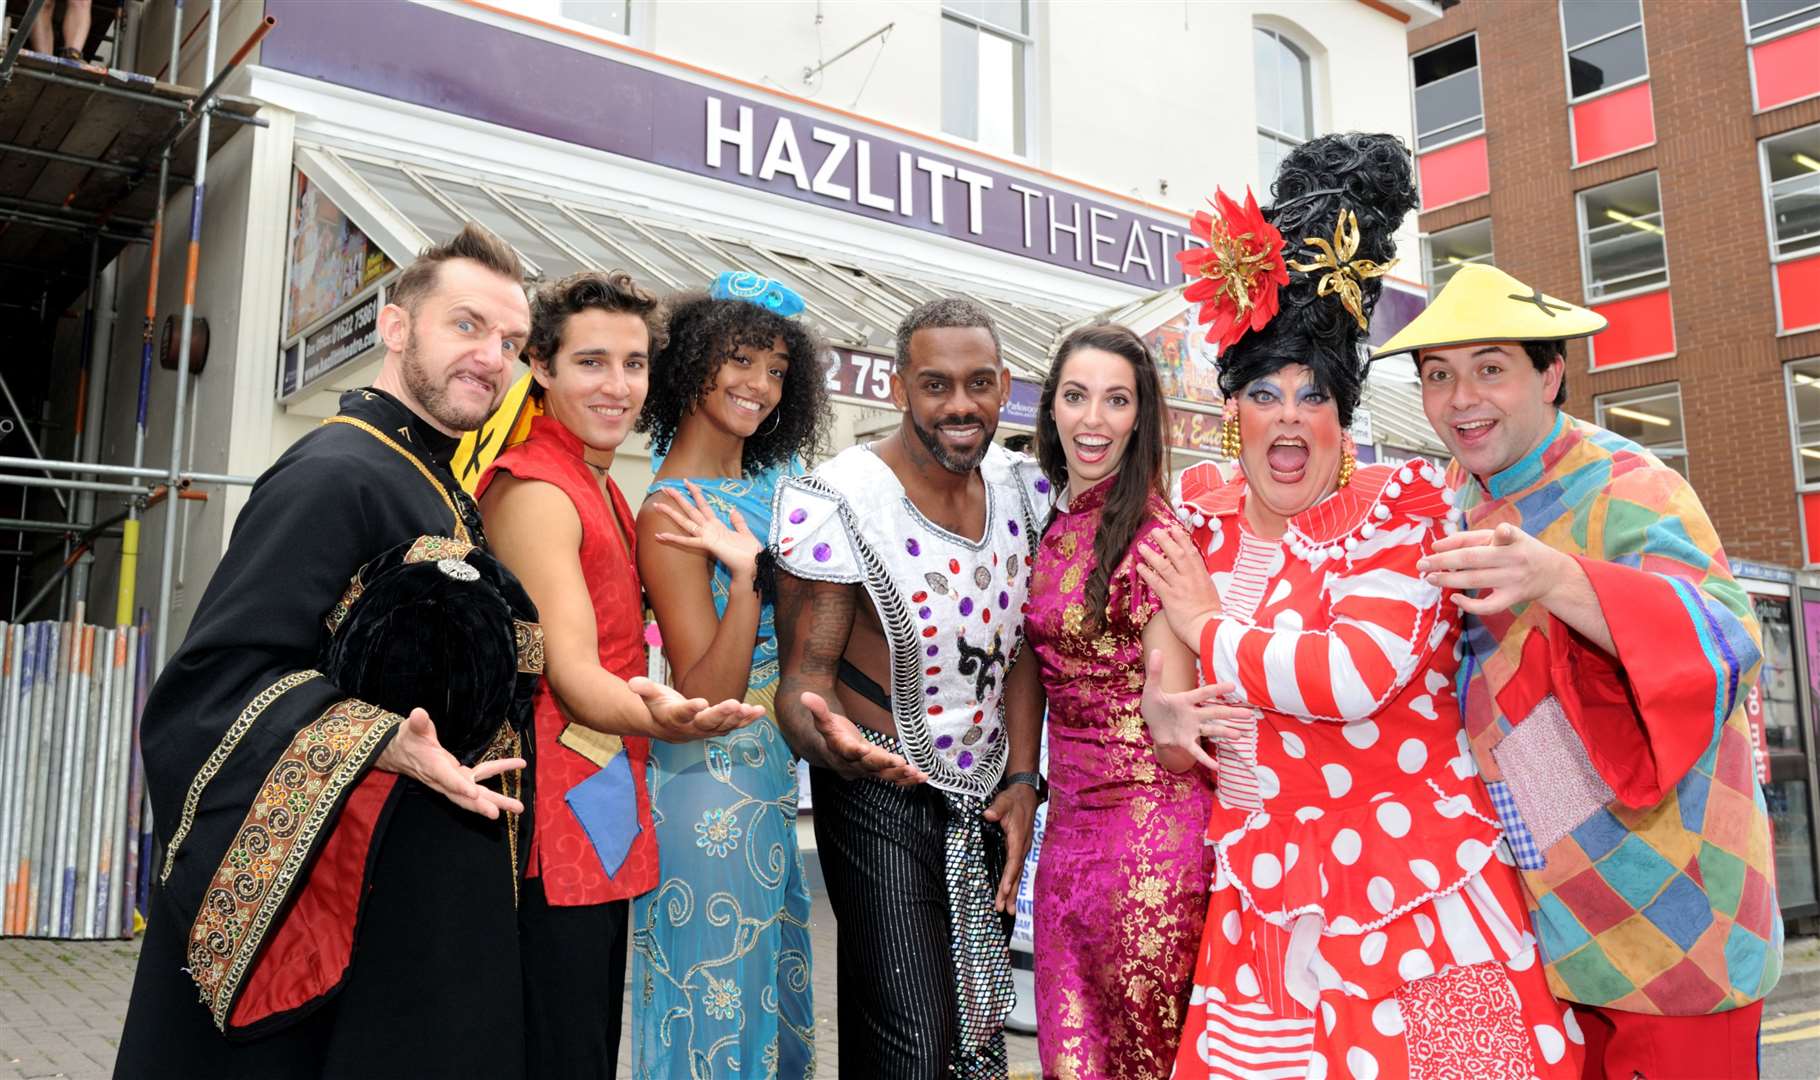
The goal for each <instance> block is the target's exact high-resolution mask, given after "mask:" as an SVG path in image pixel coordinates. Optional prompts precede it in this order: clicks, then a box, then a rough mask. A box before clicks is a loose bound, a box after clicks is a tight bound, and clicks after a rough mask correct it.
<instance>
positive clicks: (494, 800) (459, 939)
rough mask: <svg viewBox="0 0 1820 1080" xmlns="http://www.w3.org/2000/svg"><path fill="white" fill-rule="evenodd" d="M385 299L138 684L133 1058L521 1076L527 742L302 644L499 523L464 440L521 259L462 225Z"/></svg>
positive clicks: (511, 348) (235, 1068) (190, 1070)
mask: <svg viewBox="0 0 1820 1080" xmlns="http://www.w3.org/2000/svg"><path fill="white" fill-rule="evenodd" d="M391 300H392V301H393V302H392V303H391V304H388V305H387V306H386V307H385V309H384V310H383V311H382V312H381V314H380V322H379V327H380V335H381V338H382V339H383V341H384V344H385V346H386V357H385V364H384V368H383V370H382V373H381V375H380V377H379V379H378V380H377V381H376V382H375V384H374V386H373V387H372V388H370V389H365V390H355V391H350V392H348V393H346V394H344V395H342V398H341V412H340V413H339V415H337V416H335V417H333V418H331V419H330V420H328V421H325V422H324V424H323V426H322V427H320V428H319V429H317V430H316V431H314V432H312V433H310V434H309V435H307V436H305V437H304V438H303V439H301V440H299V441H298V443H297V444H296V445H295V446H293V447H291V448H290V449H289V450H288V451H286V452H285V454H284V455H283V456H282V457H280V458H279V460H278V461H277V463H276V464H274V465H273V466H272V467H271V468H270V469H269V470H267V471H266V473H265V474H264V475H263V476H262V477H260V479H259V482H258V483H257V484H256V485H254V487H253V491H252V495H251V497H250V499H249V500H248V502H247V504H246V507H245V508H244V509H243V510H242V511H241V513H240V515H239V518H238V519H237V521H236V522H235V525H234V532H233V539H232V542H231V543H230V544H229V546H228V550H227V554H226V555H225V556H224V557H223V558H222V561H221V564H220V566H219V568H218V569H217V570H216V572H215V575H214V578H213V579H212V580H211V581H210V583H209V587H208V590H207V591H206V592H205V593H204V595H203V597H202V602H201V603H200V604H199V605H198V606H197V609H196V615H195V618H194V620H193V621H192V623H191V626H190V631H189V634H188V636H187V637H186V638H185V639H184V643H183V645H182V647H181V648H180V649H179V650H178V651H177V653H176V655H175V656H173V657H172V658H171V661H170V663H169V664H168V665H167V666H166V667H165V669H164V671H163V672H162V674H161V675H160V677H159V680H158V682H157V684H156V685H155V686H154V687H153V688H152V691H151V695H150V697H149V698H148V699H147V701H146V706H145V712H144V718H143V721H142V733H143V734H142V745H143V748H144V756H145V766H146V779H147V784H148V786H149V789H150V793H151V799H152V810H153V822H154V826H155V829H156V832H157V837H158V841H159V844H158V846H159V851H160V854H159V855H158V861H156V862H155V863H154V865H153V871H154V887H153V891H152V895H151V900H150V911H149V913H148V921H147V929H146V938H145V944H144V949H143V952H142V953H141V955H140V960H139V970H138V975H137V977H136V979H135V980H134V984H133V994H132V999H131V1004H130V1005H129V1007H128V1011H127V1018H126V1027H125V1031H124V1033H123V1035H122V1037H121V1041H120V1052H119V1057H118V1063H117V1065H116V1075H117V1076H120V1077H151V1076H182V1077H204V1076H208V1077H214V1076H221V1077H226V1076H233V1077H243V1076H244V1077H290V1076H375V1077H378V1076H385V1077H404V1076H431V1075H435V1076H454V1075H461V1076H486V1077H512V1076H521V1075H522V1074H523V1071H524V1042H523V1017H522V1015H521V993H522V990H521V986H520V976H519V960H518V943H517V927H516V919H515V912H514V903H515V894H514V888H515V881H516V877H517V873H518V867H517V866H516V858H517V856H516V847H517V844H516V837H515V835H514V831H515V830H516V829H517V817H518V815H519V814H520V813H522V810H523V806H522V804H521V803H520V802H519V801H518V800H517V799H513V798H510V797H508V796H507V795H505V794H503V793H502V792H501V791H500V790H496V788H497V785H498V781H497V780H493V781H491V784H489V783H483V781H489V780H490V778H494V777H497V776H499V775H500V774H504V773H511V772H513V771H514V770H519V769H522V767H523V764H524V763H523V761H522V760H521V759H518V758H516V757H514V756H511V755H512V754H513V753H514V752H515V751H514V750H512V749H510V748H505V749H501V750H499V751H497V752H495V753H494V754H493V755H492V759H491V760H488V761H484V762H483V763H482V764H479V765H477V766H475V767H474V768H465V767H463V766H462V765H461V764H460V763H459V762H457V761H456V759H455V758H454V757H453V756H451V755H450V754H449V753H448V752H447V751H446V750H444V749H442V747H441V746H440V745H439V744H438V742H437V739H436V730H435V719H436V718H435V717H433V716H428V715H426V714H425V713H424V712H423V711H422V710H416V711H414V712H413V713H412V714H411V715H410V717H409V718H406V717H402V716H400V715H398V714H396V713H392V712H388V711H386V710H383V709H380V708H378V707H376V706H373V705H369V704H367V703H364V702H361V701H359V700H356V699H353V698H351V697H349V696H348V695H346V694H344V693H343V692H342V691H340V690H339V689H337V688H336V687H335V686H333V685H331V684H330V683H329V681H328V680H327V679H326V678H324V677H323V676H322V675H321V674H320V673H318V672H317V671H315V670H313V669H314V668H315V666H316V665H317V663H318V658H319V657H320V655H321V652H322V647H323V643H324V641H325V640H326V635H327V633H328V631H327V629H326V628H325V624H324V618H325V616H327V615H328V614H329V612H330V610H331V608H333V607H335V605H336V603H337V601H338V600H340V599H341V598H342V596H343V593H344V591H345V590H346V589H347V588H348V586H349V582H350V579H351V578H352V577H353V576H354V575H355V573H356V572H357V571H358V570H359V569H360V567H361V566H362V565H363V564H364V563H366V562H367V561H368V560H369V559H371V558H373V557H374V556H376V555H378V554H380V553H382V552H384V551H386V550H388V549H390V548H392V547H395V546H396V545H399V544H401V543H405V542H407V541H410V540H412V539H414V538H416V537H418V536H422V535H435V536H450V537H454V538H456V539H458V540H463V541H468V542H471V543H474V544H477V545H478V544H484V542H485V540H484V537H483V536H482V534H481V527H480V517H479V515H478V513H477V512H476V511H475V508H474V505H473V503H472V502H471V501H470V500H469V499H468V498H467V496H466V495H465V494H463V492H462V490H461V488H460V486H459V485H458V484H457V483H456V481H455V478H454V476H453V475H451V474H450V472H449V469H448V460H449V456H450V454H451V453H452V452H453V451H454V449H455V446H456V441H457V438H458V436H459V433H460V432H462V431H466V430H472V429H474V428H476V427H478V426H479V425H480V423H481V422H482V421H483V420H485V419H486V417H487V415H488V414H489V413H490V412H491V411H492V409H493V407H494V406H495V405H496V404H497V403H498V401H499V399H500V397H501V396H502V395H503V393H504V391H505V388H506V386H507V384H508V382H509V381H510V379H511V378H512V376H513V375H514V374H515V372H514V371H513V368H514V367H515V364H516V361H517V359H518V352H519V349H520V348H521V347H522V345H523V343H524V339H525V336H526V333H527V331H528V329H529V310H528V307H527V305H526V301H525V294H524V290H523V286H522V273H521V270H520V266H519V262H518V259H517V257H516V256H515V255H514V254H513V252H512V249H511V248H510V247H509V246H508V245H506V244H505V243H504V242H503V241H501V240H499V239H498V238H497V237H495V236H493V235H491V234H490V233H487V232H486V231H485V230H484V229H480V228H478V227H477V226H473V225H469V226H468V227H467V228H466V229H464V230H463V231H462V233H461V234H460V235H459V236H457V237H456V238H455V239H453V240H452V241H450V242H449V243H447V244H443V245H440V246H437V247H433V248H431V249H429V250H428V251H426V252H425V253H424V254H423V256H422V257H420V258H419V259H418V260H417V262H415V263H413V264H412V266H410V267H409V268H407V269H406V270H405V272H404V273H403V274H402V275H401V276H400V277H399V279H398V281H397V282H396V283H395V285H394V286H393V289H392V293H391ZM198 993H200V996H201V999H202V1000H201V1004H200V1005H198V1003H197V996H198Z"/></svg>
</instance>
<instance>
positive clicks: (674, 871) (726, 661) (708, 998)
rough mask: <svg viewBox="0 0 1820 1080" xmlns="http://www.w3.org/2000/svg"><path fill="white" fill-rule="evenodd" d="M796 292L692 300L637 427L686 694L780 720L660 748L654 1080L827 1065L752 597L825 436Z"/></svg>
mask: <svg viewBox="0 0 1820 1080" xmlns="http://www.w3.org/2000/svg"><path fill="white" fill-rule="evenodd" d="M801 308H802V301H801V300H800V298H798V297H796V295H795V294H794V293H792V292H790V291H789V290H788V289H786V288H784V287H782V286H780V285H778V284H777V283H775V282H771V281H768V280H766V279H762V278H756V277H755V276H754V275H733V274H722V275H721V276H720V277H719V278H718V279H716V281H715V283H714V288H713V289H712V290H711V291H710V292H709V293H707V294H700V293H697V294H692V295H687V296H683V297H680V298H678V299H677V300H676V301H675V302H674V303H673V306H672V308H671V312H670V339H669V343H668V344H667V345H666V346H665V347H664V349H663V351H662V352H661V353H659V354H658V356H657V358H656V360H655V361H654V363H653V364H652V367H651V391H650V394H649V396H648V397H647V398H646V401H645V407H644V411H643V413H642V414H641V416H640V419H639V430H641V431H648V432H650V434H651V443H652V454H653V461H654V462H658V463H659V464H658V468H657V477H656V479H655V481H654V482H653V483H652V485H651V490H650V492H649V494H648V495H647V497H646V499H645V504H644V507H643V508H642V509H641V510H640V511H639V514H638V569H639V576H640V577H641V578H642V579H643V581H644V584H645V591H646V596H647V598H648V600H649V602H650V604H651V607H652V610H653V611H654V612H655V613H656V616H657V625H658V631H659V633H660V634H661V636H662V639H663V648H664V653H665V657H666V659H667V660H668V661H669V664H670V669H671V682H672V683H673V685H675V686H676V687H677V689H679V690H680V691H682V692H683V693H684V694H688V695H711V696H712V695H718V696H716V697H715V698H714V700H723V699H725V698H727V697H734V698H744V699H745V700H746V701H747V702H749V703H752V704H757V705H762V706H764V708H765V709H766V712H767V715H765V716H763V717H760V718H759V719H758V720H757V721H755V722H753V723H752V724H751V725H750V726H748V727H746V728H743V729H741V730H740V731H737V732H735V733H733V734H731V735H726V736H722V737H718V738H712V739H706V740H702V741H700V742H692V743H678V744H669V743H654V744H653V745H652V748H651V773H650V790H651V803H652V818H653V820H654V821H655V822H656V827H657V844H658V862H659V874H658V876H659V884H658V887H657V888H656V889H655V890H654V891H652V892H649V893H646V894H645V895H644V896H641V897H639V898H638V899H636V900H635V901H633V906H632V980H631V993H632V1072H633V1075H634V1076H637V1077H641V1078H650V1080H671V1078H682V1077H688V1078H690V1080H709V1078H720V1077H735V1076H737V1077H782V1078H786V1080H797V1078H803V1077H809V1076H813V1075H814V1073H815V1036H814V1031H813V1027H814V1012H813V1009H812V1001H811V993H810V981H809V966H810V955H809V890H808V887H807V884H806V882H805V881H804V877H803V867H802V858H801V856H800V854H799V853H798V851H797V845H796V805H797V781H796V761H795V759H794V757H793V756H792V754H791V752H790V748H789V746H788V745H787V744H786V743H785V742H784V740H783V736H782V735H781V734H780V733H779V731H778V728H777V721H776V719H775V714H774V713H772V711H771V710H772V701H773V696H774V695H775V693H776V689H777V679H778V668H777V641H776V639H775V637H774V636H773V631H772V623H771V618H772V612H771V605H770V604H769V603H766V602H764V600H763V599H762V598H761V596H760V595H759V591H758V585H757V582H758V577H759V572H758V556H759V553H760V551H761V550H762V549H763V541H762V540H761V539H760V538H761V537H764V536H766V535H767V534H768V532H769V529H770V519H771V503H772V492H773V489H774V486H775V481H776V477H777V476H778V475H779V474H780V473H781V472H783V471H785V470H788V469H791V468H792V467H794V463H795V462H796V461H797V460H798V459H799V458H800V457H803V456H807V455H809V454H811V453H812V452H813V451H814V449H815V446H816V443H817V441H818V440H819V438H820V437H821V433H822V432H823V430H824V429H825V427H826V417H827V393H826V390H825V388H824V386H823V378H824V375H823V366H822V365H823V360H822V357H823V356H824V354H825V347H824V346H823V345H822V344H821V342H820V340H819V339H818V338H817V337H816V335H815V334H814V333H813V332H812V331H811V330H810V329H809V328H808V327H807V326H805V325H804V324H802V323H801V322H799V321H797V320H796V319H794V318H791V317H790V316H791V315H794V314H795V313H796V312H798V311H800V310H801Z"/></svg>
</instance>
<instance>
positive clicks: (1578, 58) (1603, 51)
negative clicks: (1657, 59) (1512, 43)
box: [1561, 0, 1649, 101]
mask: <svg viewBox="0 0 1820 1080" xmlns="http://www.w3.org/2000/svg"><path fill="white" fill-rule="evenodd" d="M1561 41H1562V44H1563V46H1564V47H1565V50H1566V53H1567V100H1569V101H1579V100H1581V99H1582V98H1589V97H1592V96H1594V95H1596V94H1603V93H1605V92H1606V91H1607V90H1615V89H1617V88H1618V87H1620V86H1628V85H1630V84H1631V83H1634V82H1641V81H1642V80H1644V79H1647V78H1648V77H1649V52H1648V49H1647V48H1646V47H1645V45H1644V41H1643V6H1642V4H1641V3H1640V0H1561Z"/></svg>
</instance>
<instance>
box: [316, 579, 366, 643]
mask: <svg viewBox="0 0 1820 1080" xmlns="http://www.w3.org/2000/svg"><path fill="white" fill-rule="evenodd" d="M366 591H367V583H366V582H364V581H362V580H360V575H359V574H358V573H357V574H355V575H354V580H353V581H350V582H348V587H347V591H345V592H343V593H342V594H341V599H339V600H337V601H335V606H334V607H332V608H330V609H329V613H328V614H327V615H324V616H323V617H322V625H324V626H326V627H328V628H329V636H330V637H334V636H335V633H336V631H338V630H340V629H341V624H342V623H344V622H346V621H347V618H348V612H350V611H352V610H353V609H354V601H356V600H358V599H360V594H361V593H363V592H366Z"/></svg>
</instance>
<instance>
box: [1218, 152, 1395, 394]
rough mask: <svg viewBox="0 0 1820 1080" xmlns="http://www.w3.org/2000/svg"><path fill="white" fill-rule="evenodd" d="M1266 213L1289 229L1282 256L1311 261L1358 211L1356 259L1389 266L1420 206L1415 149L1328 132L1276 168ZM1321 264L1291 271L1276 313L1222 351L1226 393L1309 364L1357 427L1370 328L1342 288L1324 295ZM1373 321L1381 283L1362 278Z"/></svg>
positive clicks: (1285, 231)
mask: <svg viewBox="0 0 1820 1080" xmlns="http://www.w3.org/2000/svg"><path fill="white" fill-rule="evenodd" d="M1270 193H1271V205H1270V206H1268V207H1265V208H1264V211H1263V213H1264V217H1265V219H1266V220H1268V221H1269V222H1270V223H1271V224H1272V225H1274V226H1276V228H1277V230H1278V231H1279V232H1281V233H1282V234H1283V258H1284V260H1285V261H1286V262H1288V263H1292V264H1293V263H1296V262H1303V263H1306V262H1310V261H1312V260H1313V259H1314V258H1315V257H1317V256H1318V254H1319V252H1318V250H1317V249H1316V248H1314V247H1312V246H1311V245H1309V244H1308V243H1307V242H1306V241H1307V238H1310V237H1320V238H1322V239H1325V240H1328V241H1329V242H1331V241H1332V240H1333V237H1334V229H1335V227H1336V225H1337V224H1338V223H1339V221H1340V217H1341V214H1342V213H1344V212H1345V211H1348V210H1350V211H1352V212H1353V213H1354V214H1356V215H1357V216H1358V222H1359V247H1358V250H1357V251H1356V252H1354V253H1353V258H1354V259H1355V260H1370V261H1372V262H1375V263H1377V264H1378V265H1380V266H1382V265H1384V264H1386V263H1388V262H1390V261H1391V260H1392V259H1394V258H1395V257H1396V239H1395V233H1396V231H1397V229H1398V228H1400V227H1401V226H1402V224H1403V219H1404V217H1406V216H1407V215H1408V214H1409V212H1410V211H1411V210H1413V209H1415V207H1416V189H1415V183H1414V174H1413V170H1412V168H1411V165H1410V159H1409V150H1408V149H1407V148H1406V147H1404V145H1403V141H1402V140H1401V139H1399V138H1397V137H1396V136H1395V135H1367V134H1362V133H1360V132H1356V131H1351V132H1343V133H1338V134H1333V135H1323V136H1321V137H1320V138H1318V139H1310V140H1309V141H1308V142H1305V143H1303V144H1302V145H1300V146H1298V147H1296V148H1295V149H1293V150H1291V151H1290V152H1289V154H1288V155H1287V156H1286V157H1284V158H1283V161H1282V163H1281V164H1280V165H1278V167H1277V175H1276V179H1275V181H1273V182H1272V184H1271V186H1270ZM1323 276H1324V272H1322V271H1303V270H1297V269H1295V268H1294V267H1293V266H1292V267H1291V268H1290V270H1289V284H1287V285H1285V286H1283V287H1282V288H1281V289H1279V290H1278V292H1277V302H1278V309H1277V314H1276V317H1275V318H1273V319H1271V320H1270V322H1269V323H1267V324H1265V326H1264V327H1263V329H1261V330H1254V331H1251V332H1249V333H1247V334H1245V335H1244V336H1243V337H1241V338H1240V339H1239V340H1238V341H1236V342H1234V343H1233V344H1232V345H1231V346H1230V347H1228V348H1227V349H1226V350H1225V351H1224V352H1222V353H1221V354H1220V357H1219V370H1220V393H1221V394H1223V395H1225V396H1227V397H1232V396H1234V395H1236V394H1238V393H1239V392H1240V391H1241V390H1243V389H1244V388H1245V386H1246V385H1247V384H1248V383H1250V382H1251V381H1252V380H1253V379H1256V378H1259V377H1261V376H1264V375H1269V374H1270V373H1272V372H1274V371H1276V370H1277V369H1279V368H1282V367H1284V366H1285V365H1288V364H1305V365H1307V366H1308V367H1309V368H1311V369H1312V370H1313V372H1314V377H1315V381H1316V383H1318V384H1319V385H1320V386H1321V387H1323V388H1324V389H1325V390H1327V392H1328V393H1330V394H1331V395H1333V399H1334V403H1335V405H1337V406H1338V408H1339V413H1340V423H1341V424H1343V425H1347V426H1350V425H1351V424H1352V413H1353V410H1354V409H1355V408H1357V407H1358V404H1359V395H1360V393H1361V392H1362V391H1363V389H1364V384H1365V352H1364V345H1365V339H1366V333H1367V332H1366V331H1365V330H1363V329H1361V328H1360V327H1359V324H1358V321H1357V320H1356V319H1355V318H1354V317H1353V314H1352V312H1350V311H1348V310H1347V309H1346V306H1345V305H1344V304H1342V303H1341V302H1340V299H1339V297H1338V296H1337V295H1334V294H1331V293H1330V294H1329V295H1326V296H1322V295H1320V284H1321V278H1322V277H1323ZM1359 287H1360V292H1361V295H1362V310H1363V312H1364V315H1365V318H1366V320H1367V321H1368V322H1369V320H1370V318H1371V312H1372V309H1373V308H1375V307H1376V306H1377V301H1378V296H1379V294H1380V293H1381V292H1382V291H1383V283H1382V282H1381V281H1379V280H1378V279H1377V278H1365V279H1363V280H1361V281H1360V282H1359Z"/></svg>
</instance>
